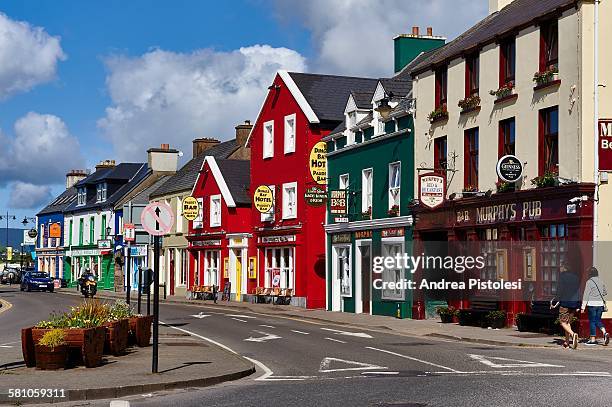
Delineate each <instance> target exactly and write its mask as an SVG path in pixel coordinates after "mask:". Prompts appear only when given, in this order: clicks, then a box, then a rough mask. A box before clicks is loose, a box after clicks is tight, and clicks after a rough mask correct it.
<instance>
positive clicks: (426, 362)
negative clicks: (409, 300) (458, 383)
mask: <svg viewBox="0 0 612 407" xmlns="http://www.w3.org/2000/svg"><path fill="white" fill-rule="evenodd" d="M366 349H371V350H375V351H378V352H383V353H388V354H390V355H394V356H398V357H400V358H404V359H409V360H414V361H415V362H420V363H424V364H426V365H430V366H435V367H439V368H441V369H444V370H448V371H451V372H455V373H459V371H458V370H455V369H453V368H450V367H447V366H442V365H438V364H436V363H432V362H428V361H426V360H422V359H417V358H413V357H412V356H406V355H402V354H401V353H395V352H391V351H390V350H385V349H378V348H373V347H371V346H366Z"/></svg>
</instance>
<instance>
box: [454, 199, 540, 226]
mask: <svg viewBox="0 0 612 407" xmlns="http://www.w3.org/2000/svg"><path fill="white" fill-rule="evenodd" d="M540 218H542V201H525V202H521V203H504V204H499V205H489V206H481V207H479V208H476V210H473V209H464V210H460V211H457V223H460V224H464V223H476V224H487V223H497V222H512V221H516V220H538V219H540Z"/></svg>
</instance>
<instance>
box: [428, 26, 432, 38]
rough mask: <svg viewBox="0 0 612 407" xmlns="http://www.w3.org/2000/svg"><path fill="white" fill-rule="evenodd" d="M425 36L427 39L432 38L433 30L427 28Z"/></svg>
mask: <svg viewBox="0 0 612 407" xmlns="http://www.w3.org/2000/svg"><path fill="white" fill-rule="evenodd" d="M427 35H428V36H429V37H433V28H432V27H427Z"/></svg>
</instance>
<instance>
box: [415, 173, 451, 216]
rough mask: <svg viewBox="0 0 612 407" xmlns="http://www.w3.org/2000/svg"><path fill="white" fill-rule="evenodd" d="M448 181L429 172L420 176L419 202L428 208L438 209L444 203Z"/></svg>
mask: <svg viewBox="0 0 612 407" xmlns="http://www.w3.org/2000/svg"><path fill="white" fill-rule="evenodd" d="M445 195H446V179H445V178H444V177H443V176H442V175H439V174H436V173H434V172H429V173H427V174H421V175H419V201H420V202H421V203H422V204H423V205H425V206H427V207H428V208H431V209H433V208H437V207H438V206H440V205H442V204H443V203H444V196H445Z"/></svg>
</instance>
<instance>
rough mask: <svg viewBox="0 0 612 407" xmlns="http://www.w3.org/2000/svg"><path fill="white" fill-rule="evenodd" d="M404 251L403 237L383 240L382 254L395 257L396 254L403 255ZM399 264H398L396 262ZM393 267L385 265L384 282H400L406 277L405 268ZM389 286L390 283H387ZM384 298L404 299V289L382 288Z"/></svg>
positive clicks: (397, 285)
mask: <svg viewBox="0 0 612 407" xmlns="http://www.w3.org/2000/svg"><path fill="white" fill-rule="evenodd" d="M403 253H404V242H403V239H402V240H399V239H393V240H388V241H385V240H383V241H382V255H383V256H389V257H393V258H395V257H396V256H401V255H402V254H403ZM396 265H397V264H396ZM396 265H394V267H392V268H387V267H385V268H384V269H383V273H382V280H383V283H387V282H395V283H400V282H401V281H402V279H403V278H404V270H403V269H401V268H395V266H396ZM386 286H387V287H388V285H386ZM396 287H399V284H396ZM381 297H382V299H383V300H403V299H404V290H402V289H400V288H395V289H384V290H382V296H381Z"/></svg>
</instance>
